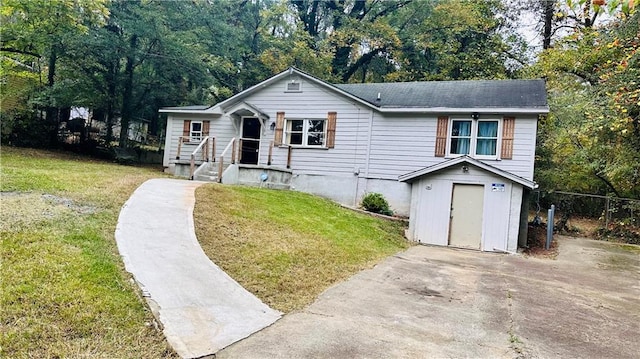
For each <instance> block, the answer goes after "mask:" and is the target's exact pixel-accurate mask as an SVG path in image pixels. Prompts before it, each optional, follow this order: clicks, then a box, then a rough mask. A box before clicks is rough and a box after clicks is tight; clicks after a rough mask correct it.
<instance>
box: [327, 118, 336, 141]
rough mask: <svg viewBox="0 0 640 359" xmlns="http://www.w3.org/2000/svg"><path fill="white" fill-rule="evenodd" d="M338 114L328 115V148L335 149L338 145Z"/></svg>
mask: <svg viewBox="0 0 640 359" xmlns="http://www.w3.org/2000/svg"><path fill="white" fill-rule="evenodd" d="M337 116H338V114H337V113H336V112H329V114H328V115H327V148H334V147H335V145H336V118H337Z"/></svg>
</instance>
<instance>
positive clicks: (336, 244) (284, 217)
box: [194, 184, 409, 312]
mask: <svg viewBox="0 0 640 359" xmlns="http://www.w3.org/2000/svg"><path fill="white" fill-rule="evenodd" d="M196 198H197V201H196V207H195V211H194V219H195V226H196V234H197V237H198V239H199V241H200V244H201V245H202V247H203V249H204V251H205V252H206V253H207V255H208V256H209V258H211V259H212V260H213V262H215V263H216V264H218V265H219V266H220V267H221V268H222V269H224V270H225V271H226V272H227V273H228V274H229V275H230V276H231V277H233V278H234V279H235V280H236V281H238V282H239V283H240V284H241V285H242V286H244V287H245V288H247V290H249V291H251V292H252V293H254V294H255V295H256V296H258V297H259V298H260V299H262V300H263V301H264V302H265V303H267V304H268V305H269V306H271V307H273V308H276V309H278V310H280V311H283V312H290V311H292V310H295V309H300V308H302V307H304V306H305V305H307V304H310V303H311V302H312V301H313V300H314V299H315V298H316V297H317V296H318V295H319V294H320V293H321V292H322V291H323V290H325V289H326V288H328V287H329V286H331V285H332V284H334V283H336V282H338V281H340V280H343V279H346V278H348V277H349V276H351V275H353V274H354V273H356V272H358V271H360V270H362V269H364V268H368V267H371V266H372V265H374V264H375V263H377V262H379V261H380V260H381V259H382V258H384V257H386V256H388V255H391V254H393V253H396V252H398V251H400V250H402V249H404V248H407V247H408V246H409V243H408V242H407V241H406V240H405V239H404V237H403V229H404V224H403V223H401V222H395V221H390V220H385V219H380V218H374V217H371V216H368V215H364V214H360V213H354V212H352V211H350V210H348V209H344V208H342V207H340V206H338V205H336V204H335V203H333V202H330V201H328V200H324V199H320V198H318V197H315V196H311V195H307V194H304V193H300V192H294V191H276V190H268V189H259V188H251V187H240V186H234V187H229V186H223V185H217V184H216V185H214V184H212V185H205V186H202V187H200V188H198V189H197V192H196Z"/></svg>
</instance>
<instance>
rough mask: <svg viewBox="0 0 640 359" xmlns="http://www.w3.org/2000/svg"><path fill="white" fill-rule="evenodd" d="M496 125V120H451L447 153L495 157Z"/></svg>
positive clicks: (496, 149)
mask: <svg viewBox="0 0 640 359" xmlns="http://www.w3.org/2000/svg"><path fill="white" fill-rule="evenodd" d="M498 125H499V123H498V121H497V120H455V119H454V120H451V125H450V129H451V130H450V132H449V151H448V152H449V154H450V155H471V156H473V157H492V158H495V157H496V155H497V153H498Z"/></svg>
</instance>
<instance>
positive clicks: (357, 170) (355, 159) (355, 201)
mask: <svg viewBox="0 0 640 359" xmlns="http://www.w3.org/2000/svg"><path fill="white" fill-rule="evenodd" d="M353 106H355V108H356V109H358V122H357V125H356V146H355V148H354V149H353V175H354V176H357V177H356V189H355V193H354V194H353V206H354V207H358V186H359V184H360V166H358V139H359V138H360V107H358V106H357V105H356V104H353Z"/></svg>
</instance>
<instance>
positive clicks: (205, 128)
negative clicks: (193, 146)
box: [202, 121, 209, 137]
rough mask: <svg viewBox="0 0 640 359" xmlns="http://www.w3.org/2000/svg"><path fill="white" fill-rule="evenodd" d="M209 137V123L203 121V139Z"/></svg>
mask: <svg viewBox="0 0 640 359" xmlns="http://www.w3.org/2000/svg"><path fill="white" fill-rule="evenodd" d="M206 136H209V121H202V137H206Z"/></svg>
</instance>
